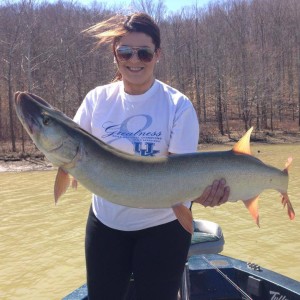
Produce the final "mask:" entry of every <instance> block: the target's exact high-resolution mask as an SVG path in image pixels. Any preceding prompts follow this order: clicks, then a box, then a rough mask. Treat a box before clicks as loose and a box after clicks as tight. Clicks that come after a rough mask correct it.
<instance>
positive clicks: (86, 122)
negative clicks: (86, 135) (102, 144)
mask: <svg viewBox="0 0 300 300" xmlns="http://www.w3.org/2000/svg"><path fill="white" fill-rule="evenodd" d="M90 94H91V93H89V94H87V95H86V97H85V98H84V100H83V101H82V103H81V105H80V106H79V108H78V110H77V112H76V114H75V116H74V118H73V120H74V122H75V123H77V124H78V125H79V126H80V127H82V128H83V129H84V130H86V131H88V132H91V130H92V128H91V119H92V111H91V108H90V105H89V101H90Z"/></svg>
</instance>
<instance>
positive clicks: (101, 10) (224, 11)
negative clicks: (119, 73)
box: [0, 0, 300, 151]
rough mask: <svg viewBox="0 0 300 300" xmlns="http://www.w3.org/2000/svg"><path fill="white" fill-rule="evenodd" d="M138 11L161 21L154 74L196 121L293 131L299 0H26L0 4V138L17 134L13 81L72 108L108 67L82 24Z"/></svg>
mask: <svg viewBox="0 0 300 300" xmlns="http://www.w3.org/2000/svg"><path fill="white" fill-rule="evenodd" d="M195 3H196V1H195ZM142 10H143V11H146V12H147V13H149V14H151V15H152V16H153V17H154V18H155V19H156V20H157V21H158V23H159V26H160V28H161V33H162V50H163V57H162V59H161V60H160V63H159V64H158V66H157V70H156V74H157V78H158V79H160V80H162V81H164V82H166V83H167V84H170V85H172V86H173V87H175V88H177V89H179V90H180V91H181V92H183V93H185V94H186V95H187V96H189V97H190V99H191V100H192V101H193V103H194V105H195V108H196V110H197V113H198V116H199V119H200V122H201V124H203V126H204V127H205V126H206V125H207V124H213V125H212V126H215V127H216V128H217V130H218V131H219V133H221V134H226V133H230V131H231V130H233V129H236V128H239V129H247V128H248V127H249V126H252V125H253V126H255V128H256V129H257V130H266V129H267V130H269V131H272V130H275V129H284V130H287V129H293V130H299V125H300V123H299V120H300V118H299V115H300V112H299V106H300V105H299V104H300V0H285V1H282V0H252V1H250V0H249V1H247V0H231V1H224V2H215V3H214V2H211V4H210V5H208V6H207V7H205V8H199V7H197V6H196V5H193V6H191V7H186V8H184V9H183V10H180V11H177V12H170V11H168V10H167V9H166V7H165V5H164V3H163V1H162V0H159V1H157V2H155V1H152V0H140V1H133V2H132V5H131V8H130V9H129V10H128V9H127V10H124V8H123V7H112V6H109V5H107V4H104V2H103V3H100V2H98V3H96V2H95V3H94V4H91V5H89V6H83V5H81V4H78V3H76V2H72V1H58V2H56V3H53V2H52V3H47V2H35V1H28V0H26V1H17V2H16V1H2V2H1V4H0V142H1V143H4V141H5V142H7V141H9V144H10V145H11V150H12V151H17V150H19V149H17V148H18V147H17V146H16V145H17V142H18V141H20V140H21V139H22V138H23V139H24V138H26V134H24V132H23V131H22V128H21V124H20V122H19V121H18V120H17V118H16V115H15V112H14V108H13V96H14V92H16V91H18V90H21V91H22V90H26V91H31V92H33V93H35V94H37V95H39V96H41V97H43V98H44V99H46V100H47V101H48V102H50V103H51V104H52V105H54V106H55V107H57V108H58V109H60V110H62V111H63V112H65V113H66V114H67V115H68V116H70V117H73V115H74V113H75V111H76V110H77V108H78V106H79V105H80V103H81V101H82V100H83V98H84V96H85V94H86V93H87V92H88V91H89V90H91V89H92V88H94V87H95V86H97V85H101V84H106V83H109V82H110V81H111V80H112V78H113V77H114V74H115V72H116V69H115V65H114V64H113V56H112V53H111V49H110V48H108V47H103V48H102V49H98V50H96V51H95V50H93V48H94V43H95V41H94V40H92V39H91V38H89V37H87V36H85V35H84V34H82V30H84V29H86V28H88V27H89V26H91V25H93V24H94V23H96V22H99V21H101V20H103V19H106V18H108V17H109V16H111V15H113V14H115V13H116V12H124V13H131V12H133V11H142Z"/></svg>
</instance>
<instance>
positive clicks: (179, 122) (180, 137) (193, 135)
mask: <svg viewBox="0 0 300 300" xmlns="http://www.w3.org/2000/svg"><path fill="white" fill-rule="evenodd" d="M198 141H199V123H198V118H197V114H196V111H195V109H194V107H193V105H192V103H191V102H190V100H188V99H184V101H182V103H179V104H178V107H177V109H176V113H175V118H174V121H173V127H172V131H171V139H170V144H169V152H170V153H175V154H182V153H191V152H196V151H197V147H198Z"/></svg>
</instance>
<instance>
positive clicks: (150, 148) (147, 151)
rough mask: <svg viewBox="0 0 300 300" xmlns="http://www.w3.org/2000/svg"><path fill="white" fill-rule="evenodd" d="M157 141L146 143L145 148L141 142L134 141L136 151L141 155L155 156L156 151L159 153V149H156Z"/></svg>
mask: <svg viewBox="0 0 300 300" xmlns="http://www.w3.org/2000/svg"><path fill="white" fill-rule="evenodd" d="M154 145H155V143H145V148H142V143H141V142H135V143H134V152H135V153H136V154H139V155H141V156H155V154H156V153H159V152H160V151H159V150H154Z"/></svg>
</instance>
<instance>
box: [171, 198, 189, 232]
mask: <svg viewBox="0 0 300 300" xmlns="http://www.w3.org/2000/svg"><path fill="white" fill-rule="evenodd" d="M172 209H173V211H174V214H175V216H176V218H177V219H178V221H179V223H180V224H181V225H182V227H183V228H184V229H185V230H186V231H188V232H189V233H190V234H193V232H194V226H193V215H192V212H191V211H190V210H189V209H188V208H187V207H186V206H184V205H183V204H179V205H175V206H172Z"/></svg>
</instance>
